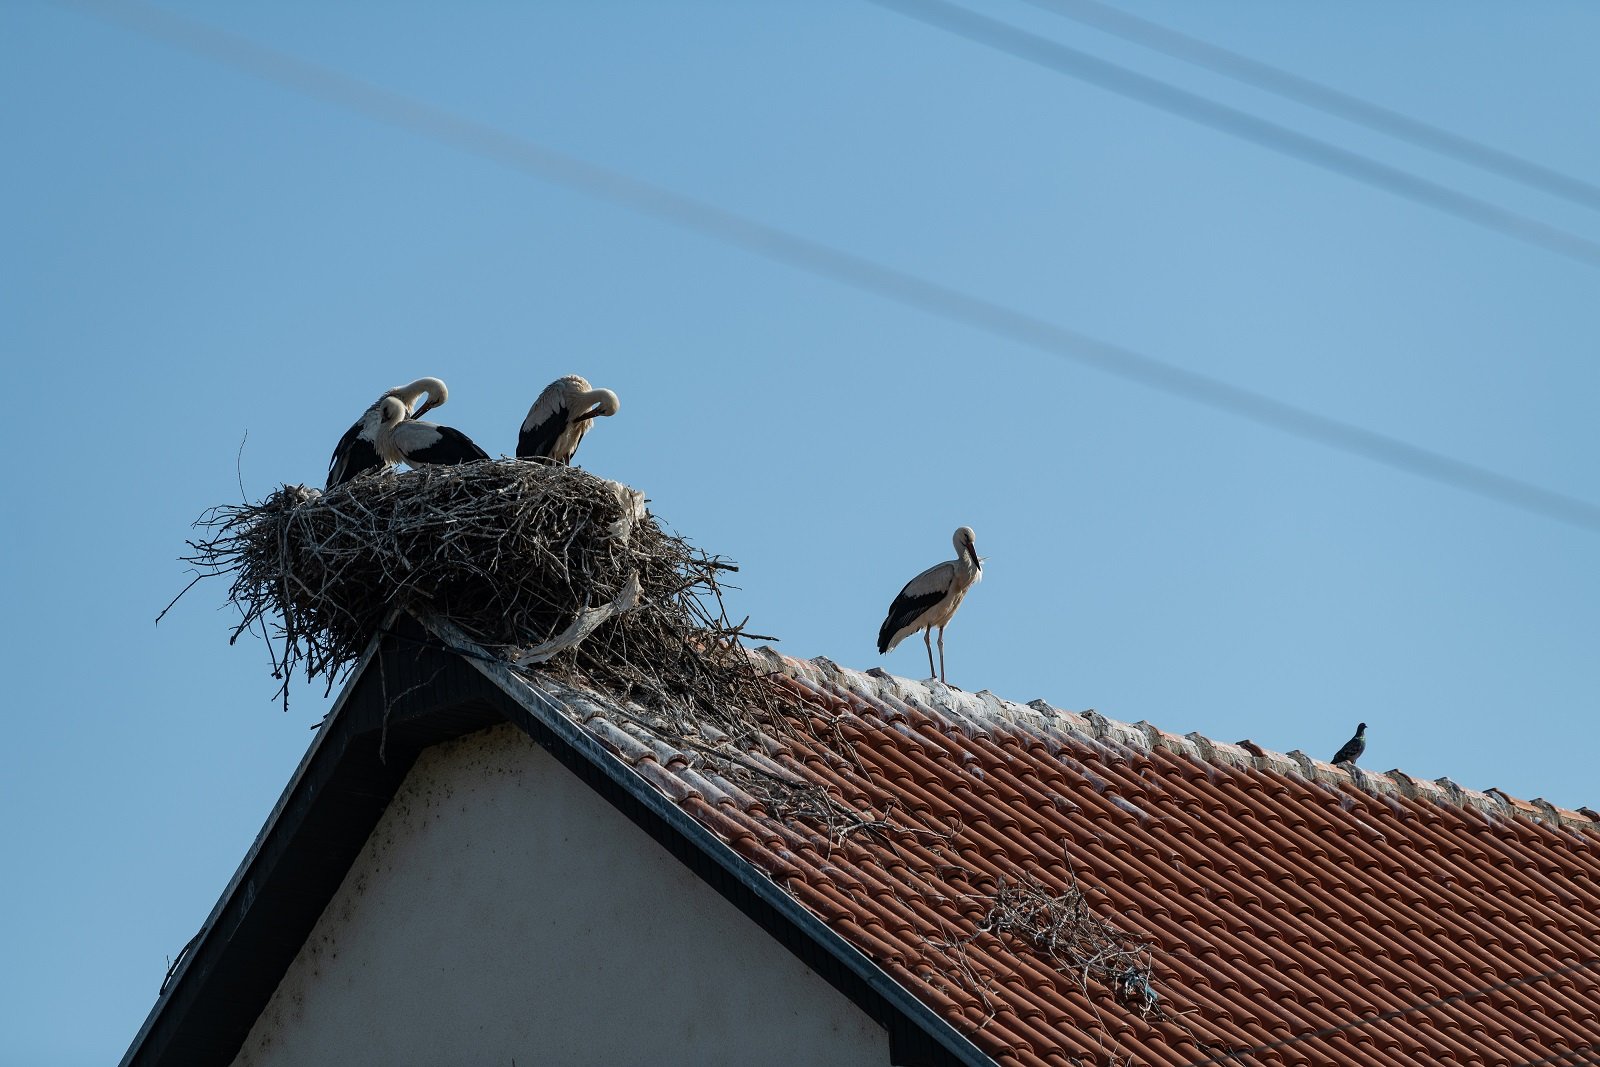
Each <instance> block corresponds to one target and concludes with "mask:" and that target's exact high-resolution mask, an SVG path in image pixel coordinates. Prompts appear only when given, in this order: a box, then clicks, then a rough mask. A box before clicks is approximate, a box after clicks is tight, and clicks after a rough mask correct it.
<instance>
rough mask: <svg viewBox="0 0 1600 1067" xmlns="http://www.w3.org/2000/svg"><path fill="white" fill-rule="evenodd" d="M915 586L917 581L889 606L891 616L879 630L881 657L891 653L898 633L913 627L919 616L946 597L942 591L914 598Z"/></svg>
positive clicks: (901, 591)
mask: <svg viewBox="0 0 1600 1067" xmlns="http://www.w3.org/2000/svg"><path fill="white" fill-rule="evenodd" d="M915 584H916V579H912V581H911V582H909V583H907V585H906V587H905V588H904V589H902V590H900V595H899V596H897V597H895V598H894V603H893V604H890V605H889V615H888V617H887V618H886V619H884V620H883V625H882V626H880V627H879V628H878V654H879V655H882V654H883V653H885V652H887V651H889V642H890V640H892V639H893V637H894V635H895V634H896V633H898V632H899V631H900V630H901V629H903V628H905V627H907V626H909V625H911V623H912V622H913V621H914V620H915V619H916V617H917V616H918V615H921V614H922V613H923V612H924V611H927V610H928V609H929V608H931V607H933V606H934V605H935V604H937V603H938V602H939V601H941V600H943V599H944V597H945V594H944V592H943V591H942V590H940V591H936V592H932V593H922V594H920V595H916V596H913V595H912V594H911V592H910V589H911V586H913V585H915Z"/></svg>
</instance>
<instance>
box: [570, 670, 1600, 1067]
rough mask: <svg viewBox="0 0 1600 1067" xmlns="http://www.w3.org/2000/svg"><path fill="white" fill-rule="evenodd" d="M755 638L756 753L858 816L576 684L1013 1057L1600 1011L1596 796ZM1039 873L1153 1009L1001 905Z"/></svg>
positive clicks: (1175, 1048) (595, 723) (865, 943)
mask: <svg viewBox="0 0 1600 1067" xmlns="http://www.w3.org/2000/svg"><path fill="white" fill-rule="evenodd" d="M753 656H754V657H755V658H757V659H758V660H759V661H760V666H761V667H762V669H763V670H764V671H771V672H773V677H774V681H775V682H776V683H777V685H778V687H779V688H780V689H781V690H782V691H783V692H784V693H786V694H787V695H788V699H789V700H790V701H791V702H792V703H791V706H790V707H789V713H790V714H791V716H792V718H793V720H794V722H795V724H796V725H797V726H798V727H799V728H798V729H795V730H792V731H789V732H788V733H787V734H784V735H782V736H779V733H780V732H778V731H774V732H773V734H772V735H771V736H764V737H761V738H759V739H757V741H756V743H755V748H754V750H753V752H752V753H751V757H750V758H751V762H753V763H755V764H757V765H758V766H759V767H760V768H761V769H762V770H765V771H766V772H768V773H769V774H773V773H775V774H780V775H785V776H788V777H790V778H792V779H794V780H804V781H807V782H809V783H811V784H813V785H817V786H821V787H823V788H825V789H826V790H827V791H828V793H829V794H830V795H831V796H832V797H833V798H834V799H835V800H836V801H837V802H840V803H842V804H844V805H845V806H846V807H848V808H849V809H853V810H854V811H856V812H857V813H858V814H859V816H860V818H862V819H864V820H868V821H870V823H871V825H870V826H855V827H853V828H851V827H848V826H845V825H844V824H840V825H824V824H822V823H820V822H817V821H816V819H815V817H814V816H803V815H799V814H795V813H793V812H786V811H785V810H784V805H783V804H782V803H777V802H770V801H766V800H763V799H762V791H761V789H760V788H757V787H754V786H748V785H747V784H745V783H744V782H743V780H742V779H738V780H730V779H729V778H728V777H727V776H725V775H724V774H720V773H717V771H716V770H715V769H714V768H712V767H710V766H708V765H707V764H706V762H705V761H704V760H703V759H699V758H691V757H690V756H689V755H688V754H687V753H684V752H680V751H677V750H676V749H674V748H672V747H671V746H669V745H667V744H665V743H663V742H662V741H661V740H660V739H659V738H656V737H654V736H651V735H650V734H649V732H648V731H647V730H643V729H641V728H640V727H638V726H637V725H635V724H634V723H631V722H629V723H627V724H626V725H623V724H620V723H619V722H617V721H613V720H612V718H608V717H607V716H606V715H605V714H604V711H603V709H601V708H598V707H597V706H595V705H594V704H593V702H592V698H591V699H589V700H587V701H586V700H585V699H584V698H583V694H581V693H578V692H577V691H573V693H571V694H570V696H571V697H572V699H571V700H568V699H567V696H568V695H569V694H566V693H565V692H564V691H563V694H562V695H563V700H564V701H565V702H567V703H569V704H573V705H575V706H576V710H577V711H578V714H577V716H576V717H577V718H578V719H579V721H581V722H584V723H585V726H586V728H587V729H588V730H589V731H590V732H591V733H593V734H594V735H595V736H596V737H597V738H599V739H600V740H601V741H602V742H603V743H604V744H605V745H606V746H607V747H608V748H610V749H611V750H612V751H614V752H616V753H617V754H618V755H619V756H621V757H622V758H623V759H624V760H626V761H627V762H629V763H630V764H632V765H633V766H634V767H635V769H636V770H637V771H638V772H639V773H640V775H642V776H643V777H644V778H645V780H646V781H648V782H650V783H651V784H652V785H653V786H654V787H655V788H657V789H659V790H660V791H661V792H662V793H663V794H664V795H666V796H667V797H669V798H671V799H672V801H673V802H675V803H677V804H678V805H680V806H681V807H682V808H683V809H684V810H685V811H686V812H688V813H689V814H690V815H692V816H693V817H694V818H695V819H697V820H699V821H700V822H701V823H702V824H704V825H705V826H707V827H708V828H710V829H711V830H712V831H714V832H715V833H716V834H717V835H719V836H720V837H721V838H722V839H723V840H725V841H727V842H728V844H729V845H730V846H732V847H733V848H734V849H735V850H737V851H738V852H739V853H740V854H741V855H743V856H744V857H746V858H747V859H748V860H749V861H750V862H751V863H752V864H754V865H755V866H757V867H758V868H760V869H762V870H763V871H765V872H766V873H767V874H768V875H769V876H771V877H772V878H773V879H774V880H775V881H776V882H778V883H779V884H780V885H781V886H783V887H784V888H785V889H786V890H787V891H788V892H789V893H791V894H792V895H793V896H794V897H795V899H796V900H798V901H799V902H800V903H801V904H802V905H803V906H804V907H806V908H807V909H809V910H810V911H811V912H813V913H814V914H816V915H817V916H818V917H819V918H821V919H822V920H823V921H824V922H826V923H828V924H829V925H830V926H831V927H832V928H833V929H834V930H835V931H837V932H838V933H840V934H841V935H842V936H844V937H845V938H846V939H848V940H849V941H851V942H852V943H853V944H855V945H856V946H857V947H858V948H859V949H861V950H862V951H863V952H865V953H866V954H867V955H868V956H870V957H871V958H872V959H873V960H874V961H875V962H877V963H878V965H879V966H881V967H882V968H883V969H884V970H885V971H886V972H887V973H889V974H890V975H891V976H893V977H894V978H895V979H896V980H897V981H899V982H900V983H901V984H903V985H904V986H905V987H906V988H907V989H909V990H910V991H912V993H914V994H915V995H916V996H917V997H919V998H920V999H921V1000H923V1001H924V1002H925V1003H926V1004H928V1005H929V1006H930V1007H931V1008H932V1009H933V1010H934V1011H936V1012H937V1013H939V1014H940V1015H942V1016H944V1017H945V1018H947V1019H949V1020H951V1021H952V1022H953V1023H954V1024H955V1025H956V1026H957V1027H958V1028H959V1029H961V1030H963V1031H964V1032H966V1033H967V1034H968V1035H969V1036H970V1037H971V1038H972V1040H973V1041H974V1042H975V1043H976V1044H977V1045H978V1046H979V1047H980V1048H982V1049H983V1050H984V1051H986V1052H987V1053H988V1054H989V1055H990V1056H992V1057H993V1058H994V1059H995V1060H996V1062H998V1063H1002V1064H1016V1065H1018V1067H1038V1065H1041V1064H1052V1065H1054V1064H1060V1065H1067V1064H1089V1063H1104V1062H1107V1061H1108V1059H1109V1058H1111V1057H1114V1056H1115V1057H1121V1058H1120V1059H1118V1060H1117V1062H1119V1063H1122V1062H1132V1063H1135V1064H1141V1065H1143V1064H1150V1065H1160V1067H1192V1065H1196V1064H1201V1063H1219V1062H1224V1060H1226V1061H1227V1062H1248V1063H1251V1064H1308V1065H1311V1064H1315V1065H1318V1067H1322V1065H1361V1067H1389V1065H1400V1064H1408V1065H1409V1064H1417V1063H1430V1064H1431V1063H1463V1064H1465V1063H1473V1064H1478V1063H1508V1064H1509V1063H1522V1062H1527V1061H1529V1060H1538V1059H1539V1058H1540V1057H1547V1056H1559V1054H1560V1053H1562V1052H1565V1051H1568V1050H1575V1049H1586V1048H1589V1047H1590V1046H1591V1043H1592V1042H1594V1040H1595V1036H1596V1033H1597V1032H1600V1011H1597V1009H1596V1007H1595V1006H1596V1005H1597V1004H1600V962H1597V961H1596V957H1597V956H1600V815H1597V814H1596V813H1595V812H1594V811H1593V810H1592V809H1580V810H1579V811H1576V812H1574V811H1565V810H1562V809H1559V808H1555V807H1553V806H1551V805H1549V804H1547V803H1544V802H1543V801H1523V800H1518V799H1516V798H1513V797H1509V796H1506V795H1505V794H1504V793H1502V792H1500V791H1499V790H1494V789H1490V790H1486V791H1483V792H1477V791H1474V790H1470V789H1464V788H1462V787H1460V786H1459V785H1457V784H1456V783H1454V782H1451V781H1450V780H1449V779H1439V780H1437V781H1430V780H1426V779H1417V778H1413V777H1411V776H1409V775H1407V774H1405V773H1403V772H1401V771H1389V772H1386V773H1376V772H1372V771H1367V770H1363V769H1360V768H1347V767H1345V766H1339V767H1334V766H1332V765H1330V764H1327V763H1324V762H1322V761H1320V760H1318V759H1315V758H1313V757H1310V756H1308V755H1306V754H1305V753H1303V752H1291V753H1287V754H1285V753H1278V752H1271V751H1268V750H1265V749H1262V748H1260V747H1259V746H1256V745H1254V744H1253V743H1250V742H1241V743H1239V744H1227V743H1223V742H1218V741H1215V740H1213V739H1210V738H1207V737H1204V736H1203V735H1200V734H1189V735H1179V734H1173V733H1169V732H1167V731H1164V730H1162V729H1160V728H1159V727H1157V726H1154V725H1151V724H1149V723H1132V724H1130V723H1122V722H1117V721H1115V720H1112V719H1108V718H1106V717H1105V716H1102V715H1100V714H1098V713H1096V712H1092V711H1090V712H1084V713H1075V712H1068V711H1062V710H1060V709H1057V708H1053V707H1051V706H1050V705H1048V704H1046V703H1044V702H1043V701H1034V702H1033V703H1031V704H1027V705H1022V704H1015V703H1012V702H1010V701H1007V700H1003V699H1001V698H999V697H997V696H995V695H994V694H992V693H988V692H984V693H978V694H967V693H961V692H958V691H956V690H952V689H949V688H946V687H944V686H941V685H938V684H928V683H921V682H915V681H911V680H908V679H903V678H896V677H894V676H891V675H888V674H886V673H884V672H882V671H879V670H874V671H871V672H867V673H860V672H856V671H851V670H846V669H844V668H841V667H839V666H838V665H837V664H834V663H832V662H829V661H827V660H813V661H798V660H791V659H787V658H785V657H782V656H779V655H778V654H777V653H774V652H772V651H771V650H758V651H757V652H755V653H753ZM857 761H859V763H858V762H857ZM863 772H864V773H863ZM735 779H737V776H735ZM1025 876H1026V877H1029V878H1033V879H1036V880H1037V884H1038V885H1039V886H1040V887H1042V891H1043V892H1045V893H1047V894H1049V895H1051V896H1057V897H1061V895H1062V894H1070V893H1072V892H1073V891H1076V892H1079V893H1081V894H1082V896H1081V903H1082V907H1083V908H1085V909H1086V911H1085V912H1084V914H1087V915H1090V916H1092V917H1093V918H1095V919H1096V920H1098V921H1100V922H1104V923H1109V924H1110V925H1111V926H1112V927H1114V928H1115V929H1116V930H1119V931H1122V932H1124V933H1125V934H1127V935H1129V937H1130V938H1132V939H1133V941H1134V942H1136V943H1137V944H1142V945H1147V946H1148V949H1149V956H1148V959H1149V961H1150V964H1151V966H1152V970H1151V974H1150V988H1151V989H1152V990H1153V991H1154V992H1155V993H1156V994H1158V995H1159V998H1160V999H1159V1008H1158V1009H1157V1010H1142V1009H1141V1007H1140V1005H1139V1002H1138V1001H1137V999H1136V998H1134V997H1132V996H1128V995H1123V993H1121V992H1119V990H1118V989H1117V988H1114V986H1115V985H1116V982H1115V981H1114V980H1110V979H1107V978H1105V977H1087V978H1086V977H1085V974H1084V972H1083V969H1082V968H1081V967H1076V968H1075V967H1073V966H1070V965H1064V964H1062V963H1061V962H1060V960H1058V959H1056V958H1053V957H1052V956H1051V954H1050V952H1049V951H1048V949H1047V948H1046V947H1044V946H1042V945H1041V944H1038V943H1034V942H1033V941H1031V940H1030V939H1028V938H1027V937H1024V936H1023V935H1022V934H1021V933H1019V932H1017V931H1015V930H1005V929H1002V928H1000V927H998V926H996V925H995V923H994V921H993V920H994V915H993V914H992V909H994V907H995V904H996V900H997V897H998V895H999V894H1000V890H1001V886H1002V885H1005V886H1010V887H1013V888H1015V887H1017V886H1018V885H1021V884H1023V883H1022V882H1021V880H1022V879H1023V878H1024V877H1025ZM1068 903H1070V896H1069V897H1061V899H1060V900H1058V902H1057V905H1056V907H1058V908H1061V909H1065V908H1066V907H1067V904H1068ZM1046 914H1047V917H1054V918H1058V919H1059V918H1060V917H1061V916H1062V915H1063V914H1064V911H1048V912H1047V913H1046ZM1130 943H1133V942H1130ZM1508 983H1509V984H1508ZM1130 988H1131V987H1130ZM1229 1052H1239V1053H1243V1055H1242V1056H1241V1057H1239V1058H1233V1059H1229V1058H1228V1057H1227V1054H1228V1053H1229ZM1574 1055H1579V1054H1578V1053H1575V1054H1574ZM1565 1059H1566V1058H1563V1059H1562V1060H1560V1061H1554V1062H1565Z"/></svg>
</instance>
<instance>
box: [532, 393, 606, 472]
mask: <svg viewBox="0 0 1600 1067" xmlns="http://www.w3.org/2000/svg"><path fill="white" fill-rule="evenodd" d="M621 407H622V405H621V403H620V402H619V401H618V400H617V394H616V393H613V392H612V391H611V390H609V389H591V388H590V387H589V383H588V382H587V381H586V380H584V379H583V378H581V377H579V376H578V375H576V374H569V375H567V376H566V377H565V378H557V379H556V380H555V381H553V382H551V383H550V384H549V385H547V386H545V387H544V392H542V393H540V394H539V399H537V400H535V401H534V402H533V407H531V408H529V409H528V417H527V418H525V419H523V420H522V432H521V433H520V434H518V435H517V458H518V459H534V458H539V457H542V458H544V459H553V460H555V461H556V462H557V463H562V464H568V463H571V462H572V457H573V454H574V453H576V452H577V451H578V442H579V441H582V440H583V435H584V434H586V433H588V432H589V423H590V421H591V420H593V419H594V418H596V417H597V416H602V415H603V416H607V417H609V416H611V415H615V414H616V413H617V412H618V411H619V410H620V409H621Z"/></svg>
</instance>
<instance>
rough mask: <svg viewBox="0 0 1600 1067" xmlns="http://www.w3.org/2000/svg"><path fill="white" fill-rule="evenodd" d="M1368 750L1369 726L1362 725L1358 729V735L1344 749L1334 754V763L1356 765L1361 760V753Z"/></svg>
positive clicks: (1345, 744) (1347, 742)
mask: <svg viewBox="0 0 1600 1067" xmlns="http://www.w3.org/2000/svg"><path fill="white" fill-rule="evenodd" d="M1366 750H1367V724H1366V723H1361V724H1359V725H1358V726H1357V727H1356V735H1355V736H1354V737H1352V738H1351V739H1350V740H1348V741H1346V742H1345V743H1344V747H1343V748H1341V749H1340V750H1339V751H1338V752H1337V753H1335V754H1334V757H1333V762H1334V763H1348V764H1350V765H1351V766H1354V765H1355V762H1356V760H1358V759H1360V758H1361V753H1363V752H1365V751H1366Z"/></svg>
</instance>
